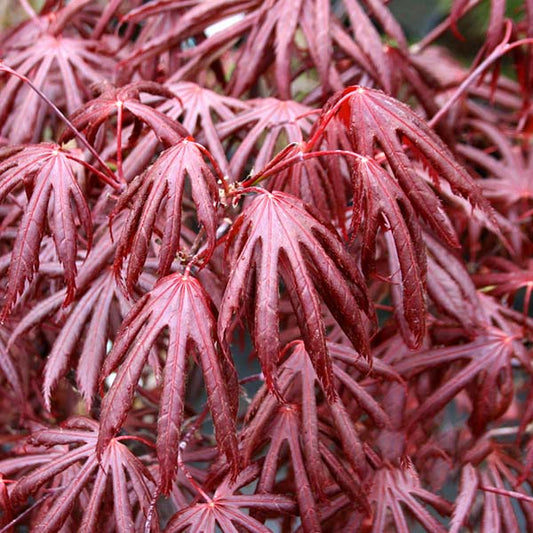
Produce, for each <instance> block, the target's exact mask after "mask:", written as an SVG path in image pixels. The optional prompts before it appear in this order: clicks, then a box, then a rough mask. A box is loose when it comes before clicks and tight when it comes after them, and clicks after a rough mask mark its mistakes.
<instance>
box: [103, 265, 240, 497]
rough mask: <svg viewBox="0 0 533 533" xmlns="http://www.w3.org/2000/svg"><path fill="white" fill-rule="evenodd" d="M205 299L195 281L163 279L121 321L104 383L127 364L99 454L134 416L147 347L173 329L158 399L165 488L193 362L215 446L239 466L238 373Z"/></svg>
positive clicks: (106, 416)
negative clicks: (202, 387)
mask: <svg viewBox="0 0 533 533" xmlns="http://www.w3.org/2000/svg"><path fill="white" fill-rule="evenodd" d="M210 308H211V303H210V300H209V297H208V295H207V294H206V292H205V291H204V289H203V288H202V286H201V285H200V283H199V282H198V281H197V280H196V279H194V278H193V277H191V276H190V275H182V274H172V275H170V276H167V277H166V278H163V279H162V280H160V281H159V282H158V283H157V284H156V286H155V287H154V289H153V290H152V291H151V292H149V293H148V294H146V295H145V296H144V297H143V298H141V300H139V302H138V303H137V304H136V305H135V307H134V308H133V309H132V310H131V312H130V314H129V315H128V316H127V317H126V319H125V321H124V322H123V324H122V326H121V329H120V331H119V333H118V334H117V338H116V339H115V343H114V345H113V348H112V350H111V353H110V354H109V356H108V358H107V359H106V362H105V365H104V369H103V372H102V375H103V376H106V375H107V374H109V373H110V372H112V371H113V370H114V369H115V368H117V366H118V365H119V364H120V363H121V361H122V360H123V362H122V365H121V366H120V368H119V369H118V371H117V376H116V379H115V380H114V382H113V385H112V386H111V389H110V390H109V392H108V393H107V394H106V396H105V398H104V400H103V403H102V415H101V428H100V435H99V439H98V453H99V454H102V453H104V450H105V449H106V447H107V445H108V443H109V442H110V441H111V439H112V437H113V436H114V435H115V434H116V432H117V431H118V430H119V429H120V427H121V425H122V423H123V422H124V419H125V417H126V414H127V413H128V411H129V410H130V409H131V404H132V402H133V398H134V395H135V389H136V387H137V382H138V381H139V379H140V377H141V373H142V371H143V368H144V366H145V364H146V360H147V358H148V354H149V352H150V348H151V347H152V345H154V343H155V342H156V341H157V339H158V338H159V337H160V336H161V334H162V333H163V331H164V330H166V329H168V347H167V355H166V361H165V370H164V376H163V390H162V393H161V400H160V410H159V420H158V437H157V455H158V459H159V464H160V472H161V480H160V484H161V488H162V490H163V491H164V492H165V493H168V491H169V490H170V488H171V484H172V481H173V479H174V476H175V472H176V466H177V453H178V448H179V444H180V435H181V424H182V421H183V408H184V395H185V382H186V377H187V367H188V365H189V360H188V358H189V357H190V356H192V355H194V356H195V357H196V359H197V360H199V363H200V366H201V368H202V372H203V376H204V383H205V388H206V391H207V399H208V403H209V408H210V410H211V415H212V417H213V422H214V425H215V432H216V437H217V441H218V444H219V446H220V449H221V451H222V452H223V453H225V454H226V457H227V458H228V461H229V462H230V464H231V466H232V468H233V471H235V470H236V468H237V465H238V462H239V460H238V452H237V439H236V433H235V414H236V403H235V402H236V400H237V398H235V397H233V396H232V394H235V393H236V385H235V383H236V374H235V370H234V368H233V363H232V361H231V359H230V358H228V357H226V356H224V355H223V354H222V353H220V351H219V350H218V349H217V341H216V335H215V331H216V329H215V318H214V316H213V314H212V312H211V309H210Z"/></svg>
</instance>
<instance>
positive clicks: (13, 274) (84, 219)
mask: <svg viewBox="0 0 533 533" xmlns="http://www.w3.org/2000/svg"><path fill="white" fill-rule="evenodd" d="M81 170H82V167H81V165H80V164H79V163H76V162H75V158H74V156H73V154H72V153H70V152H68V151H66V150H63V149H61V148H60V147H59V146H58V145H56V144H52V143H41V144H38V145H30V146H26V147H20V148H19V151H17V152H15V153H14V154H11V153H10V152H9V151H8V157H7V158H4V159H3V161H2V163H1V164H0V201H2V200H4V198H5V197H6V195H7V194H9V193H10V192H11V191H12V190H14V189H15V188H16V187H21V186H24V187H26V188H27V189H29V190H30V193H29V195H28V203H27V205H26V206H25V209H24V215H23V217H22V220H21V223H20V225H19V227H18V232H17V237H16V239H15V242H14V244H13V253H12V256H11V264H10V267H9V288H8V291H7V294H6V296H5V299H4V307H3V311H2V315H1V317H2V318H3V319H5V317H6V316H7V314H8V313H9V311H10V310H11V308H12V307H13V305H14V304H15V302H16V299H17V297H18V295H19V294H20V293H21V292H22V291H23V289H24V285H25V283H26V282H27V281H31V280H32V278H33V275H34V274H35V272H36V271H37V270H38V269H39V250H40V244H41V240H42V239H43V236H44V234H45V232H46V230H47V221H48V226H49V228H50V231H51V233H52V235H53V237H54V244H55V249H56V251H57V255H58V257H59V260H60V262H61V264H62V265H63V268H64V276H65V280H66V283H67V293H66V298H65V303H69V302H70V301H71V300H72V298H73V297H74V290H75V278H76V272H77V268H76V257H77V250H78V245H77V241H78V239H77V230H78V226H82V228H83V231H84V232H85V235H86V237H87V239H88V242H87V249H89V248H90V244H91V238H92V221H91V213H90V211H89V207H88V205H87V202H86V200H85V197H84V194H83V191H82V189H81V187H80V184H79V180H80V177H81V172H80V171H81ZM74 208H75V209H74ZM78 221H79V222H78Z"/></svg>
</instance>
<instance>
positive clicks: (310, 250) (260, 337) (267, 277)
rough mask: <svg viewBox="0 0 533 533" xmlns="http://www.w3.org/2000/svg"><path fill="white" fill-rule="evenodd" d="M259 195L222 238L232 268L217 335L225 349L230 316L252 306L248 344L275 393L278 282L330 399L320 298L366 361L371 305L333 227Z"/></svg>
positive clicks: (303, 209)
mask: <svg viewBox="0 0 533 533" xmlns="http://www.w3.org/2000/svg"><path fill="white" fill-rule="evenodd" d="M258 192H259V194H258V196H256V197H255V198H254V200H253V202H252V203H251V204H250V205H249V206H248V207H247V208H246V209H245V210H244V211H243V213H242V214H241V215H240V217H239V218H238V219H237V221H236V222H235V224H234V225H233V228H232V230H231V233H230V235H229V237H228V250H227V254H228V261H229V264H230V265H232V267H233V268H232V270H231V273H230V278H229V281H228V284H227V287H226V291H225V293H224V297H223V299H222V304H221V307H220V315H219V321H218V332H219V338H220V340H221V341H222V342H224V343H225V344H226V346H227V344H228V340H229V339H228V335H229V332H230V330H231V324H232V317H233V315H234V314H235V313H239V311H240V310H242V309H243V307H244V308H248V307H250V306H253V310H252V311H251V316H249V317H247V318H248V319H249V320H250V322H251V324H252V339H253V342H254V344H255V347H256V350H257V354H258V357H259V360H260V361H261V366H262V368H263V372H264V373H265V377H266V381H267V384H268V386H269V387H270V389H271V390H272V391H276V390H277V389H276V385H275V377H274V376H275V369H276V367H277V361H278V357H279V352H280V340H279V293H280V282H282V283H283V287H284V289H285V290H286V292H287V294H288V296H289V299H290V301H291V304H292V307H293V309H294V313H295V315H296V318H297V320H298V326H299V328H300V332H301V335H302V339H303V342H304V344H305V347H306V350H307V352H308V354H309V356H310V358H311V360H312V362H313V366H314V368H315V370H316V372H317V375H318V377H319V379H320V381H321V383H322V385H323V387H324V389H325V390H326V393H327V395H328V396H329V397H330V398H333V397H334V396H335V391H334V387H333V380H332V378H333V375H332V369H331V361H330V358H329V356H328V350H327V347H326V335H325V329H324V323H323V320H322V313H321V305H320V297H322V300H323V301H324V303H325V304H326V305H327V307H328V308H329V310H330V311H331V313H332V315H333V316H334V317H335V320H336V321H337V322H338V324H339V325H340V326H341V328H342V329H343V331H344V332H345V333H346V335H347V336H348V338H349V339H350V341H351V342H352V344H353V345H354V346H355V347H356V349H357V350H358V351H359V352H360V353H361V354H362V355H364V356H365V357H368V356H369V347H368V336H367V335H368V334H367V331H366V327H365V326H366V322H365V320H364V319H363V315H364V314H370V307H369V302H368V299H367V296H366V287H365V285H364V282H363V279H362V276H361V273H360V272H359V270H358V268H357V266H356V264H355V261H354V260H353V258H351V257H350V255H349V254H348V253H347V251H346V250H345V248H344V246H343V244H342V242H341V241H340V239H339V238H338V236H337V234H336V233H335V232H334V230H333V228H331V227H330V226H329V225H327V223H325V222H324V221H321V220H320V219H318V218H315V216H314V214H313V213H312V212H311V210H310V208H309V206H306V205H305V204H304V203H303V202H302V201H301V200H298V199H297V198H295V197H292V196H290V195H287V194H285V193H281V192H274V193H269V192H264V191H261V190H258ZM243 300H244V302H243ZM243 304H244V305H243Z"/></svg>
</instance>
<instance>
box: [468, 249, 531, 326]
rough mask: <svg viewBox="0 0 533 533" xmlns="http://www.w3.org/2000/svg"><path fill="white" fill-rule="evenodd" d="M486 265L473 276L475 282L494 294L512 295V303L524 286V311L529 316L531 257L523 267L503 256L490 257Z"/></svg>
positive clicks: (498, 295) (482, 288)
mask: <svg viewBox="0 0 533 533" xmlns="http://www.w3.org/2000/svg"><path fill="white" fill-rule="evenodd" d="M485 265H486V266H485V268H484V269H483V270H482V271H481V272H480V273H479V274H475V275H474V276H472V279H473V281H474V283H475V284H476V285H477V286H478V287H481V290H483V292H485V293H489V294H492V295H493V296H496V297H501V296H510V298H509V300H510V302H511V303H513V302H514V301H515V299H516V298H515V297H516V293H517V291H519V290H520V289H522V288H524V289H525V291H524V302H523V313H524V316H527V315H528V312H529V307H530V306H529V304H530V301H531V292H532V291H533V261H532V260H531V259H530V260H529V261H528V262H527V264H526V265H525V268H523V269H522V268H520V267H519V266H518V265H517V264H516V263H513V262H512V261H509V260H507V259H504V258H503V257H494V258H488V260H487V261H486V263H485Z"/></svg>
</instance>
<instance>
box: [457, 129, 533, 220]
mask: <svg viewBox="0 0 533 533" xmlns="http://www.w3.org/2000/svg"><path fill="white" fill-rule="evenodd" d="M467 126H468V128H469V130H470V128H471V129H472V130H474V132H476V133H481V134H483V136H484V137H486V139H487V140H488V147H487V148H484V149H482V148H481V147H476V146H473V145H471V144H463V143H460V144H458V145H457V151H458V152H459V153H460V154H461V155H463V156H464V157H465V158H466V159H467V160H468V162H469V163H470V164H472V165H475V167H478V168H481V169H482V170H483V171H484V172H485V173H487V174H488V175H487V176H486V177H485V178H484V179H483V180H481V182H480V185H481V187H482V188H483V191H484V194H485V196H486V197H487V198H488V199H489V200H490V201H491V202H492V204H493V205H495V206H497V207H499V208H500V209H502V207H500V206H503V209H504V210H505V211H507V210H509V209H510V208H513V207H514V208H515V209H516V208H519V207H521V206H520V205H517V204H519V202H521V203H522V204H523V205H524V204H527V201H528V200H529V201H530V202H531V201H533V180H531V171H532V169H533V159H532V156H531V152H530V150H526V149H523V148H521V147H520V145H519V144H518V143H514V142H512V140H511V139H509V138H508V137H507V136H506V135H503V133H502V132H501V131H499V130H498V128H496V127H495V126H494V125H493V124H490V123H489V124H487V123H485V122H482V121H481V120H471V121H469V122H468V123H467ZM469 134H470V135H471V134H472V132H470V131H469Z"/></svg>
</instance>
